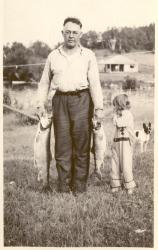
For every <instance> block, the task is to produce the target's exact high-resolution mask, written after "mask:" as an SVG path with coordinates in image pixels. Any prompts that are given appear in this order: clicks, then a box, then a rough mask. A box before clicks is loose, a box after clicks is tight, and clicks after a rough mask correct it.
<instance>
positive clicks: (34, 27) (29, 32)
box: [3, 0, 156, 48]
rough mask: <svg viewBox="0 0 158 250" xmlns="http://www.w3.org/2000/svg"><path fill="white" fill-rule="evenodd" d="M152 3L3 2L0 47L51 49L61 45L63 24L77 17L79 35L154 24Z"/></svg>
mask: <svg viewBox="0 0 158 250" xmlns="http://www.w3.org/2000/svg"><path fill="white" fill-rule="evenodd" d="M155 2H156V0H109V1H108V0H4V1H3V44H7V43H12V42H14V41H17V42H22V43H23V44H24V45H25V46H30V45H31V44H32V43H33V42H35V41H37V40H40V41H42V42H45V43H47V44H48V45H49V46H50V47H51V48H53V46H54V45H55V44H57V43H58V42H61V41H62V35H61V30H62V26H63V21H64V19H65V18H66V17H68V16H75V17H78V18H79V19H80V20H81V22H82V24H83V32H87V31H89V30H95V31H97V32H103V31H105V30H107V28H108V27H109V28H111V27H124V26H127V27H139V26H143V25H149V24H150V23H153V22H154V21H155V16H156V15H155V9H156V8H155Z"/></svg>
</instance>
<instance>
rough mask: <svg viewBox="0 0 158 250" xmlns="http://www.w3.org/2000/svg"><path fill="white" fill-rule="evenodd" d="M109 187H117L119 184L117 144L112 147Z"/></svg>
mask: <svg viewBox="0 0 158 250" xmlns="http://www.w3.org/2000/svg"><path fill="white" fill-rule="evenodd" d="M110 186H111V188H119V187H120V186H121V173H120V159H119V145H116V147H115V148H112V159H111V171H110Z"/></svg>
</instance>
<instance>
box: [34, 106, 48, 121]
mask: <svg viewBox="0 0 158 250" xmlns="http://www.w3.org/2000/svg"><path fill="white" fill-rule="evenodd" d="M45 113H46V109H45V107H44V105H40V106H38V107H37V108H36V114H35V115H36V116H37V117H38V118H39V119H40V118H41V117H42V116H44V114H45Z"/></svg>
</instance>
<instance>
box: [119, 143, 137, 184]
mask: <svg viewBox="0 0 158 250" xmlns="http://www.w3.org/2000/svg"><path fill="white" fill-rule="evenodd" d="M132 157H133V150H132V147H131V145H130V144H129V142H128V141H127V142H126V141H125V142H123V145H122V170H123V176H124V186H125V188H126V189H131V188H134V187H135V186H136V184H135V181H134V180H133V171H132Z"/></svg>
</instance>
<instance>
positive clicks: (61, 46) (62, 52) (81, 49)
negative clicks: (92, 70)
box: [58, 44, 83, 57]
mask: <svg viewBox="0 0 158 250" xmlns="http://www.w3.org/2000/svg"><path fill="white" fill-rule="evenodd" d="M63 46H64V44H61V45H60V46H59V47H58V51H59V53H60V54H61V55H63V56H66V57H67V54H66V53H65V52H64V49H63ZM78 48H79V53H80V55H82V52H83V47H82V45H81V44H79V45H78Z"/></svg>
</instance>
